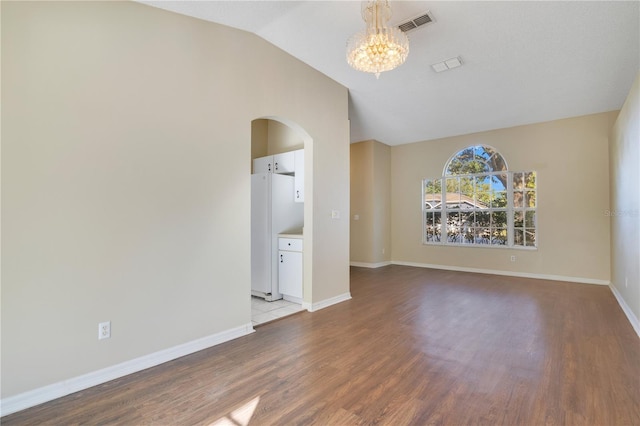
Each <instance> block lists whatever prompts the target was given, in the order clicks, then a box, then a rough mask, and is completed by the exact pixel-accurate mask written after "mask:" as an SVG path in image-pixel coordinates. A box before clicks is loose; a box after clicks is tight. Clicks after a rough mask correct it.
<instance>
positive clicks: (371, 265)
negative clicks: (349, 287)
mask: <svg viewBox="0 0 640 426" xmlns="http://www.w3.org/2000/svg"><path fill="white" fill-rule="evenodd" d="M349 265H350V266H358V267H360V268H380V267H382V266H387V265H391V262H390V261H385V262H378V263H366V262H349Z"/></svg>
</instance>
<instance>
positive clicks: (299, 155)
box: [293, 149, 304, 203]
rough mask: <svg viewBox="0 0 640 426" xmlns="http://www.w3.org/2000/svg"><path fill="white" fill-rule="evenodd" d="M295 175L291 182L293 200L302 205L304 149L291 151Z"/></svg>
mask: <svg viewBox="0 0 640 426" xmlns="http://www.w3.org/2000/svg"><path fill="white" fill-rule="evenodd" d="M293 156H294V163H295V169H296V174H295V175H294V182H293V186H294V188H293V200H294V201H295V202H296V203H304V149H299V150H298V151H293Z"/></svg>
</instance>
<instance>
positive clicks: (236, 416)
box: [209, 396, 260, 426]
mask: <svg viewBox="0 0 640 426" xmlns="http://www.w3.org/2000/svg"><path fill="white" fill-rule="evenodd" d="M259 402H260V397H259V396H256V397H255V398H253V399H252V400H251V401H249V402H247V403H246V404H243V405H242V406H241V407H240V408H238V409H236V410H233V411H232V412H231V413H229V414H228V415H226V416H225V417H221V418H219V419H218V420H216V421H214V422H213V423H211V424H210V425H209V426H238V425H241V426H247V425H248V424H249V421H250V420H251V417H253V413H254V412H255V411H256V408H257V407H258V403H259Z"/></svg>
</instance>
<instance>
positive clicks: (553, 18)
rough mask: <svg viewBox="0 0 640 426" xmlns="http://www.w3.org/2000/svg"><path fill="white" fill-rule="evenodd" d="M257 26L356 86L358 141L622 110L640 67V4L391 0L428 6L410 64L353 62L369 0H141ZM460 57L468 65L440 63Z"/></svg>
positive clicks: (402, 5) (396, 18)
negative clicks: (351, 52)
mask: <svg viewBox="0 0 640 426" xmlns="http://www.w3.org/2000/svg"><path fill="white" fill-rule="evenodd" d="M142 3H145V4H149V5H153V6H156V7H160V8H163V9H167V10H171V11H174V12H177V13H181V14H185V15H189V16H194V17H198V18H200V19H204V20H209V21H212V22H217V23H220V24H224V25H228V26H231V27H235V28H239V29H242V30H246V31H249V32H253V33H255V34H257V35H258V36H260V37H262V38H264V39H265V40H267V41H269V42H271V43H272V44H274V45H276V46H278V47H279V48H281V49H283V50H284V51H286V52H288V53H290V54H291V55H293V56H295V57H297V58H298V59H300V60H302V61H303V62H305V63H307V64H309V65H310V66H312V67H313V68H315V69H317V70H319V71H321V72H322V73H324V74H326V75H327V76H329V77H330V78H332V79H334V80H336V81H337V82H339V83H341V84H343V85H344V86H346V87H347V88H349V102H350V104H349V115H350V119H351V142H357V141H361V140H367V139H376V140H378V141H380V142H383V143H386V144H388V145H398V144H404V143H411V142H418V141H423V140H429V139H435V138H441V137H447V136H454V135H460V134H466V133H472V132H478V131H483V130H490V129H496V128H504V127H512V126H517V125H521V124H528V123H535V122H541V121H548V120H554V119H559V118H565V117H572V116H578V115H584V114H591V113H597V112H603V111H611V110H616V109H619V108H620V107H621V106H622V104H623V102H624V100H625V98H626V95H627V94H628V92H629V89H630V88H631V85H632V83H633V80H634V78H635V76H636V75H637V73H638V71H639V69H640V59H639V58H640V2H638V1H631V2H617V1H589V2H578V1H566V2H560V1H545V2H533V1H521V2H516V1H508V2H484V1H473V2H456V1H392V2H391V6H392V9H393V17H392V18H391V23H393V24H397V23H400V22H402V21H404V20H405V19H408V18H412V17H415V16H416V15H418V14H421V13H422V12H425V11H427V10H429V11H430V12H431V14H432V15H433V17H434V19H435V22H434V23H432V24H428V25H425V26H424V27H421V28H419V29H417V30H414V31H412V32H409V33H408V35H409V39H410V53H409V58H408V59H407V62H406V63H405V64H404V65H402V66H401V67H399V68H398V69H396V70H393V71H390V72H386V73H382V74H381V76H380V79H379V80H376V78H375V76H373V75H371V74H365V73H361V72H358V71H355V70H353V69H351V68H350V67H349V66H348V65H347V63H346V61H345V45H346V41H347V39H348V38H349V37H350V36H351V35H352V34H353V33H355V32H356V31H359V30H361V29H362V28H363V27H364V22H363V21H362V18H361V16H360V7H361V2H359V1H254V2H248V1H160V2H154V1H142ZM455 56H460V57H461V58H462V62H463V66H462V67H460V68H456V69H453V70H450V71H446V72H443V73H435V72H434V71H433V70H432V69H431V64H433V63H436V62H440V61H442V60H445V59H448V58H451V57H455Z"/></svg>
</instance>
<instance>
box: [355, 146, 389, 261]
mask: <svg viewBox="0 0 640 426" xmlns="http://www.w3.org/2000/svg"><path fill="white" fill-rule="evenodd" d="M356 215H357V217H358V219H357V220H356V219H355V216H356ZM350 220H351V249H350V257H351V262H352V263H353V264H367V265H370V266H374V265H376V264H380V263H383V262H388V261H390V260H391V149H390V147H389V146H388V145H385V144H383V143H380V142H378V141H373V140H371V141H364V142H358V143H354V144H351V219H350Z"/></svg>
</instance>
